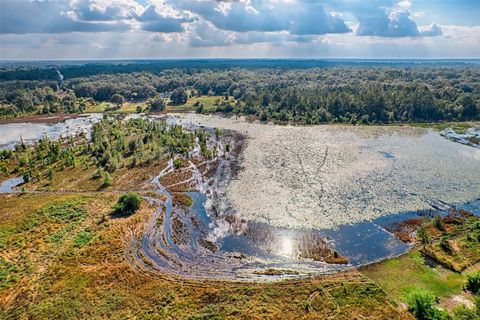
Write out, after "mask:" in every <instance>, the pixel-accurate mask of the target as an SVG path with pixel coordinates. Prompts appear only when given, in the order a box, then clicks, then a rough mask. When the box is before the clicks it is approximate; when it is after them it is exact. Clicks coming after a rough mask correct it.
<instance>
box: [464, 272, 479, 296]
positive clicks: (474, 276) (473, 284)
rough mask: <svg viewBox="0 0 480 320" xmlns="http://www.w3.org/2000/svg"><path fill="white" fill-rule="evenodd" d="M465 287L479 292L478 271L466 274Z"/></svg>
mask: <svg viewBox="0 0 480 320" xmlns="http://www.w3.org/2000/svg"><path fill="white" fill-rule="evenodd" d="M466 287H467V290H470V291H472V292H473V293H475V294H476V293H479V292H480V271H478V272H475V273H471V274H469V275H467V286H466Z"/></svg>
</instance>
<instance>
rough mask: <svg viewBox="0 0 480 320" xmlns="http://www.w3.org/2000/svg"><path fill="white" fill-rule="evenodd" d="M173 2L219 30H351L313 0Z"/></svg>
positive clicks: (298, 31)
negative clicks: (295, 0) (297, 0)
mask: <svg viewBox="0 0 480 320" xmlns="http://www.w3.org/2000/svg"><path fill="white" fill-rule="evenodd" d="M170 3H171V4H172V5H174V6H175V7H176V8H179V9H181V10H186V11H190V12H193V13H195V14H197V15H199V16H201V17H202V18H204V19H205V20H208V21H209V22H211V23H212V24H213V25H215V26H216V27H217V28H218V29H223V30H229V31H236V32H248V31H259V32H276V31H288V32H290V33H292V34H298V35H307V34H326V33H344V32H348V31H350V29H349V28H348V27H347V25H346V24H345V22H344V21H343V20H342V19H340V18H339V17H337V16H335V15H333V14H330V13H327V12H326V11H325V9H324V7H323V5H322V4H320V3H316V2H313V1H300V2H298V3H296V2H294V1H285V0H283V1H281V0H276V1H273V0H269V1H246V0H244V1H240V0H239V1H218V0H217V1H215V0H205V1H198V0H183V1H173V0H170Z"/></svg>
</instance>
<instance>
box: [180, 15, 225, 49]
mask: <svg viewBox="0 0 480 320" xmlns="http://www.w3.org/2000/svg"><path fill="white" fill-rule="evenodd" d="M192 27H193V28H192V29H191V30H190V32H189V37H188V44H189V45H190V46H191V47H222V46H228V45H231V44H233V38H234V36H233V34H232V33H231V32H227V31H224V30H219V29H217V28H216V27H215V26H214V25H213V24H212V23H210V22H208V21H197V22H195V23H194V24H193V25H192Z"/></svg>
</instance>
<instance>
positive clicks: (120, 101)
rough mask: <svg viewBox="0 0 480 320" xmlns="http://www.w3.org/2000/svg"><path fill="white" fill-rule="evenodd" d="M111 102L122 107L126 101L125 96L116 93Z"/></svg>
mask: <svg viewBox="0 0 480 320" xmlns="http://www.w3.org/2000/svg"><path fill="white" fill-rule="evenodd" d="M110 102H112V103H114V104H115V105H116V106H117V108H120V107H121V106H122V105H123V103H124V102H125V98H124V97H123V96H122V95H121V94H118V93H115V94H114V95H113V96H112V98H111V99H110Z"/></svg>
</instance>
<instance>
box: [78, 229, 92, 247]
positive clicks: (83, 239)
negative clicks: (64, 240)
mask: <svg viewBox="0 0 480 320" xmlns="http://www.w3.org/2000/svg"><path fill="white" fill-rule="evenodd" d="M92 240H93V233H92V232H90V231H88V230H84V231H80V232H79V233H78V234H77V236H76V237H75V239H73V246H74V247H75V248H81V247H84V246H86V245H88V244H90V242H92Z"/></svg>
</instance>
